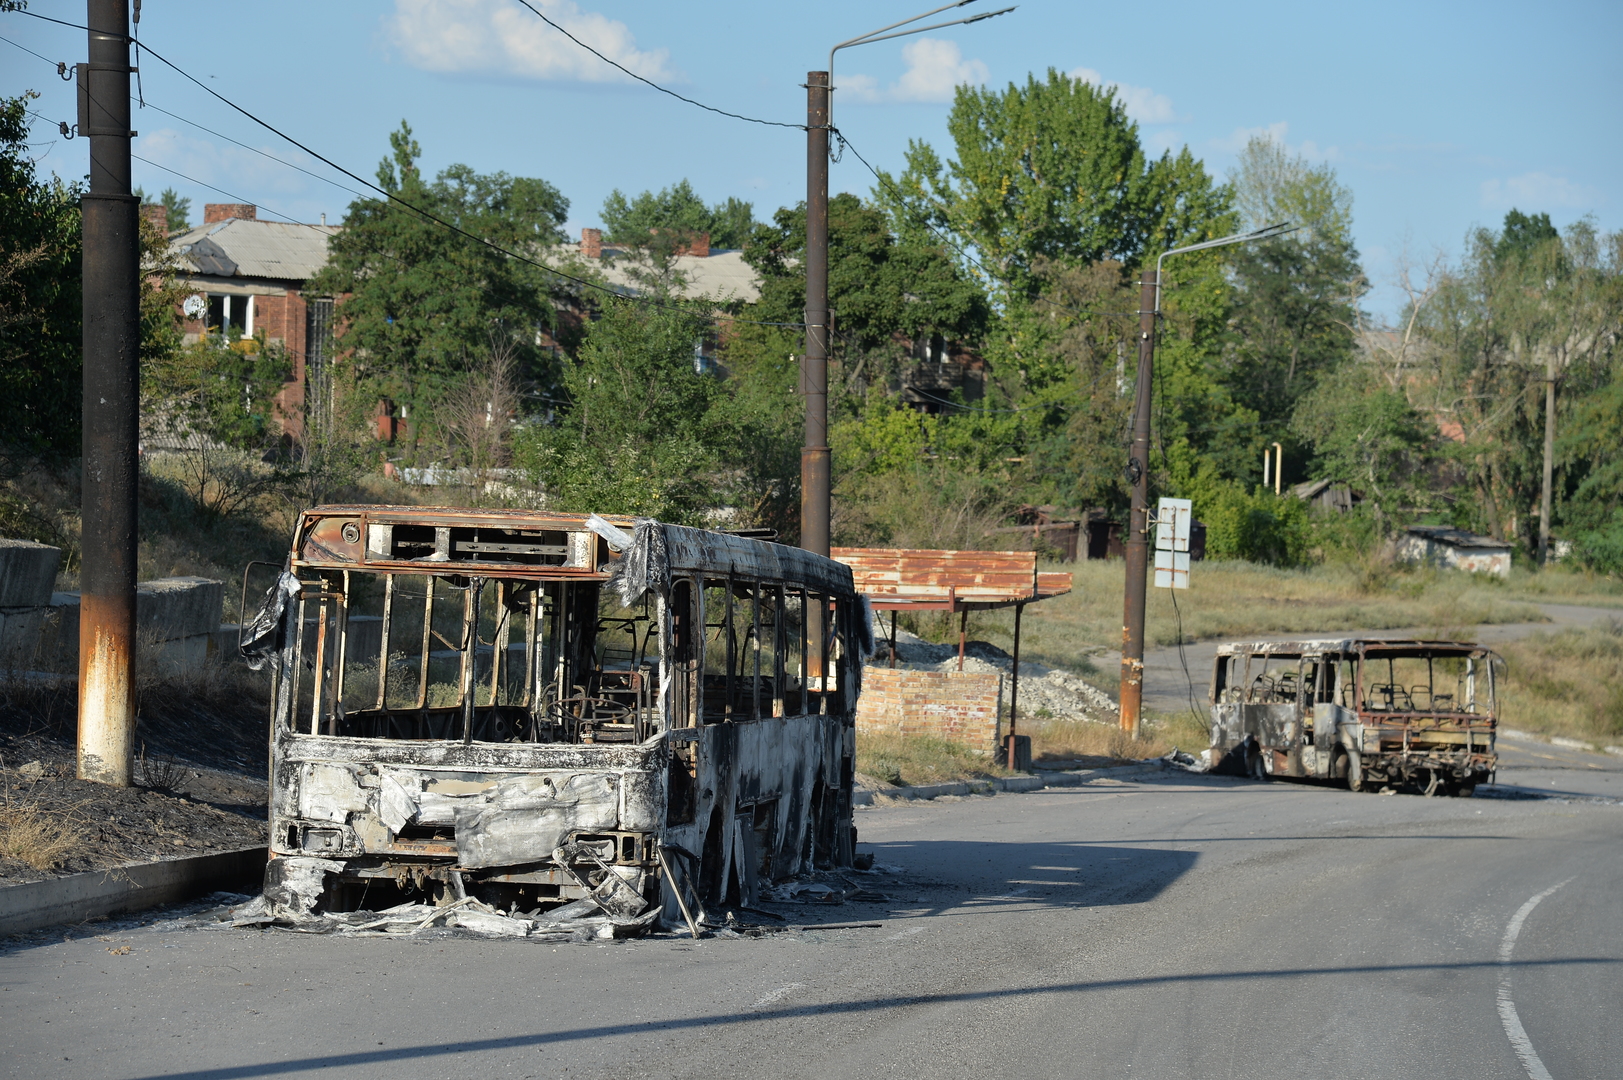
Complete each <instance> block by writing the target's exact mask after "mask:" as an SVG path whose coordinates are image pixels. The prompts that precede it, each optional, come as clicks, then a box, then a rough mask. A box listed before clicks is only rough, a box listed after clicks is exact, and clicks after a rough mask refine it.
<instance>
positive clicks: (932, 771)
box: [857, 732, 1014, 787]
mask: <svg viewBox="0 0 1623 1080" xmlns="http://www.w3.org/2000/svg"><path fill="white" fill-rule="evenodd" d="M857 771H858V772H859V773H864V774H866V775H868V776H871V777H873V778H874V779H876V780H880V781H883V782H884V783H887V784H895V785H897V786H906V787H915V786H917V785H919V784H946V783H952V782H954V781H958V780H985V779H988V778H990V777H994V776H1012V775H1014V774H1013V773H1011V772H1010V771H1009V770H1008V769H1005V768H1003V767H1001V766H999V765H995V764H993V762H992V759H991V758H990V757H988V756H987V755H985V754H979V753H976V752H975V751H974V750H971V749H970V748H969V747H967V746H964V745H962V744H960V743H955V742H952V741H950V740H948V739H937V738H933V737H931V736H927V735H889V734H877V733H872V732H859V733H858V734H857Z"/></svg>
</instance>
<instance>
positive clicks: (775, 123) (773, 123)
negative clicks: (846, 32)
mask: <svg viewBox="0 0 1623 1080" xmlns="http://www.w3.org/2000/svg"><path fill="white" fill-rule="evenodd" d="M518 2H519V3H520V4H523V5H524V6H525V7H527V8H529V9H530V10H531V11H532V12H534V13H535V17H536V18H538V19H540V20H541V21H542V22H544V23H546V24H547V25H548V26H550V27H552V28H553V29H554V30H556V31H558V33H560V34H562V35H563V36H564V37H566V38H568V39H569V40H570V41H573V42H574V43H575V44H576V45H579V46H580V47H581V48H583V49H585V50H586V51H587V52H589V53H591V54H592V55H593V56H595V57H597V58H598V59H599V60H601V61H603V62H604V63H605V64H609V65H611V66H613V67H616V68H619V69H620V70H621V71H623V72H625V73H626V74H627V75H630V76H631V77H632V78H633V79H636V80H637V81H638V82H640V83H643V84H645V85H647V86H651V87H653V88H654V89H655V90H658V91H659V92H660V93H662V94H669V95H670V96H671V97H673V98H675V99H676V100H678V101H685V102H687V103H688V104H689V105H697V106H698V107H699V108H701V109H704V110H706V111H708V112H713V113H719V114H721V115H722V116H729V117H732V118H733V119H734V120H747V121H748V122H749V123H751V124H764V125H765V126H767V127H782V128H793V129H794V130H796V131H805V130H806V125H805V124H785V123H784V122H783V121H781V120H757V119H756V118H755V117H753V116H744V115H743V114H741V113H735V112H728V111H727V110H726V109H718V108H716V107H715V106H714V105H706V104H705V103H704V102H702V101H694V100H693V99H692V98H690V97H683V96H682V95H681V94H678V93H677V92H676V91H675V90H669V89H667V88H665V87H663V86H661V85H659V84H658V83H657V82H654V81H653V80H652V79H645V78H643V77H642V76H641V75H638V74H637V73H636V72H635V71H632V70H631V69H630V68H628V67H626V66H625V65H624V64H621V63H619V62H618V61H615V60H610V59H609V58H608V57H606V56H604V55H603V54H602V53H600V52H598V51H597V50H596V49H594V48H592V47H591V46H590V45H588V44H586V42H584V41H582V40H581V39H580V38H578V37H576V36H575V35H574V34H571V33H570V32H569V31H568V30H565V29H564V28H563V27H561V26H559V25H558V24H557V23H555V22H553V21H552V20H551V19H549V18H547V17H546V16H545V15H543V14H541V12H540V10H539V9H538V8H536V7H535V6H534V5H532V4H531V3H530V0H518Z"/></svg>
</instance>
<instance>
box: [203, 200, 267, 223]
mask: <svg viewBox="0 0 1623 1080" xmlns="http://www.w3.org/2000/svg"><path fill="white" fill-rule="evenodd" d="M258 214H259V208H258V207H256V206H255V205H254V204H253V203H234V202H211V203H204V204H203V224H205V225H209V224H212V223H213V222H216V221H230V220H231V219H232V218H238V219H240V220H242V221H257V220H258Z"/></svg>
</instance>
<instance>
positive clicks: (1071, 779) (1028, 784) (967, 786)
mask: <svg viewBox="0 0 1623 1080" xmlns="http://www.w3.org/2000/svg"><path fill="white" fill-rule="evenodd" d="M1165 768H1166V766H1165V765H1163V764H1161V762H1159V761H1155V762H1145V763H1142V764H1138V765H1118V766H1115V767H1112V768H1108V769H1074V770H1068V771H1065V772H1043V773H1040V774H1039V775H1035V776H1008V777H1002V778H998V779H993V780H966V781H960V782H958V783H953V784H918V785H916V786H913V787H898V788H887V789H885V790H884V791H873V790H871V789H868V788H858V789H857V790H856V791H855V792H854V793H853V794H852V796H851V805H853V806H872V805H873V804H874V796H875V795H883V796H885V797H886V798H890V799H910V800H917V799H939V798H940V797H941V796H943V795H996V794H997V793H999V792H1012V793H1016V794H1024V793H1026V792H1031V791H1041V790H1042V789H1043V788H1057V787H1078V786H1080V785H1082V784H1086V783H1088V782H1090V781H1093V780H1121V779H1125V778H1127V777H1129V776H1140V775H1143V774H1145V773H1156V772H1161V771H1163V770H1164V769H1165Z"/></svg>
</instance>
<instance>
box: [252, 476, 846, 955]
mask: <svg viewBox="0 0 1623 1080" xmlns="http://www.w3.org/2000/svg"><path fill="white" fill-rule="evenodd" d="M245 588H246V578H245ZM241 647H242V652H243V655H244V656H245V657H246V658H247V659H248V660H249V661H250V662H252V663H256V664H268V665H270V667H271V669H272V673H273V687H274V689H273V703H272V707H271V776H270V791H271V793H270V835H271V862H270V865H269V868H268V870H267V873H266V880H265V892H264V894H263V895H262V896H261V897H259V898H258V899H257V900H255V901H253V902H252V903H251V904H249V905H245V906H244V907H242V908H240V909H238V911H237V914H236V919H237V920H239V921H241V922H242V923H243V924H244V925H263V924H265V923H276V924H281V925H290V926H295V927H298V928H311V927H320V928H336V929H348V930H354V929H356V928H361V927H364V928H367V929H370V930H374V931H376V930H381V931H384V932H389V933H396V932H400V931H401V930H402V929H409V928H411V927H413V926H420V927H424V928H427V927H434V926H460V927H462V928H464V929H473V930H476V931H479V932H489V933H501V934H512V935H516V934H522V935H524V936H531V935H538V934H539V935H551V934H557V935H567V936H575V935H578V934H580V933H587V934H592V935H597V936H602V937H623V936H627V935H631V934H636V933H641V932H643V931H645V930H646V929H648V928H650V927H652V926H656V925H658V926H665V927H669V928H673V929H682V930H684V931H685V932H687V933H691V934H693V935H694V936H697V935H698V934H699V933H700V932H701V927H702V926H703V924H704V922H705V919H706V918H707V912H709V911H711V910H720V909H721V908H723V907H732V908H737V909H743V908H749V907H752V906H754V905H755V904H757V903H758V902H759V901H760V899H761V897H762V895H763V893H765V892H767V891H769V890H771V889H773V888H776V887H780V886H781V885H782V884H783V883H786V882H791V881H793V880H794V879H796V878H798V877H800V876H802V875H805V874H808V873H817V872H836V871H839V870H841V869H843V868H847V867H851V866H852V864H853V856H854V844H855V841H856V830H855V827H854V826H853V824H852V812H851V805H852V803H851V796H852V789H853V776H854V769H853V755H854V749H855V747H854V737H853V724H854V715H855V708H856V700H857V695H858V693H859V691H860V679H861V658H862V657H863V656H865V655H867V654H868V653H870V652H871V651H872V649H873V632H872V627H871V616H870V615H869V613H868V609H867V607H866V605H865V604H864V603H863V602H862V599H861V598H860V597H859V596H858V595H857V593H856V591H855V589H854V588H853V585H852V578H851V571H850V570H849V569H847V568H846V567H845V566H843V565H841V564H839V563H837V562H833V561H831V560H829V559H825V558H822V557H820V556H817V555H813V554H811V553H809V552H806V551H803V550H801V549H798V548H791V547H785V546H782V545H779V544H774V543H769V542H766V541H762V540H756V539H750V538H745V537H740V536H735V535H731V534H727V533H720V532H710V531H706V530H701V529H691V528H685V527H682V526H675V525H664V524H660V523H658V522H655V521H649V520H644V519H637V520H633V519H629V518H612V519H606V518H601V517H598V516H596V515H591V516H587V515H570V514H550V513H543V512H533V511H476V510H461V509H440V508H423V507H382V506H323V507H317V508H314V509H311V510H308V511H305V512H304V513H303V514H302V515H301V516H300V519H299V521H298V524H297V527H296V531H295V534H294V538H293V545H292V550H291V553H290V555H289V558H288V561H287V563H286V566H285V567H284V569H283V570H282V572H281V574H280V575H279V577H278V579H277V581H276V583H275V584H274V585H273V586H272V587H271V588H270V590H269V591H268V592H267V594H266V597H265V601H264V604H263V606H262V608H261V609H260V611H259V613H258V614H257V615H256V616H254V618H253V619H252V620H250V621H249V622H248V623H247V624H246V626H245V627H244V630H243V639H242V643H241Z"/></svg>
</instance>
